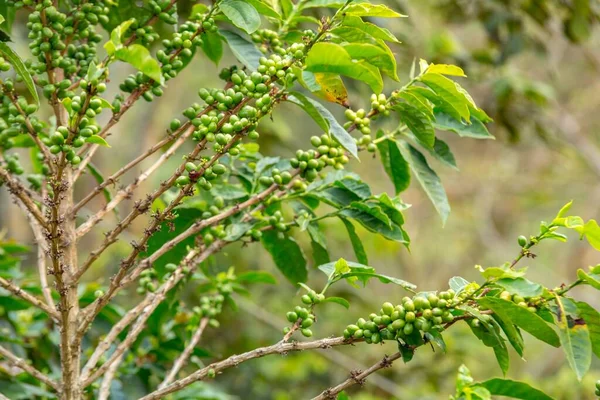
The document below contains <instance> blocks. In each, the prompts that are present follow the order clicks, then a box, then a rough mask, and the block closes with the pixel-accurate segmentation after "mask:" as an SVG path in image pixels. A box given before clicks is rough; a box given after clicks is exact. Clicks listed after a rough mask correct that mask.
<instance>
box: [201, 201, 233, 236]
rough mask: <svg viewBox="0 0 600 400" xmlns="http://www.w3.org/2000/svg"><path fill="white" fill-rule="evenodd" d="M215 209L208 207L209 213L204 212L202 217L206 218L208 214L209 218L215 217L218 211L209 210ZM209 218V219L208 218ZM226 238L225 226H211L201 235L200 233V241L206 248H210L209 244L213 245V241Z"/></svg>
mask: <svg viewBox="0 0 600 400" xmlns="http://www.w3.org/2000/svg"><path fill="white" fill-rule="evenodd" d="M213 207H216V206H214V205H213V206H210V207H209V210H210V211H205V213H203V217H206V216H207V215H208V213H210V215H211V216H213V215H217V214H218V213H219V211H218V209H217V210H211V208H213ZM208 218H210V217H208ZM226 236H227V232H226V231H225V225H214V226H211V227H210V228H208V229H206V230H205V231H204V232H203V233H202V241H203V242H204V244H205V245H206V246H210V245H211V244H213V243H214V241H215V240H217V239H224V238H225V237H226Z"/></svg>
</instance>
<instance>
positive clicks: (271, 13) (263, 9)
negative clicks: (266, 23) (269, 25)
mask: <svg viewBox="0 0 600 400" xmlns="http://www.w3.org/2000/svg"><path fill="white" fill-rule="evenodd" d="M246 2H247V3H250V4H251V5H252V7H254V8H255V9H256V11H258V12H259V13H260V14H262V15H264V16H265V17H271V18H275V19H277V20H281V14H279V13H278V12H277V11H275V10H274V9H273V8H272V7H271V6H270V5H268V4H267V3H265V2H263V1H261V0H246Z"/></svg>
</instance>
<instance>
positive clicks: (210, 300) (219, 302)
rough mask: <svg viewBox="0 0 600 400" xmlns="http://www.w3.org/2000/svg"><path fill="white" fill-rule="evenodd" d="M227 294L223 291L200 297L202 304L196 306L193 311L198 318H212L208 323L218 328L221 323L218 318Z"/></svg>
mask: <svg viewBox="0 0 600 400" xmlns="http://www.w3.org/2000/svg"><path fill="white" fill-rule="evenodd" d="M224 301H225V296H223V295H222V294H221V293H218V294H214V295H209V296H202V297H200V305H199V306H194V308H192V311H193V312H194V314H195V315H197V316H198V318H210V319H209V320H208V324H209V325H210V326H212V327H213V328H218V327H219V325H220V323H219V321H218V320H217V319H216V317H217V316H219V314H221V312H222V311H223V302H224Z"/></svg>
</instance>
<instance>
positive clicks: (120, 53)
mask: <svg viewBox="0 0 600 400" xmlns="http://www.w3.org/2000/svg"><path fill="white" fill-rule="evenodd" d="M115 57H116V58H117V59H119V60H121V61H125V62H126V63H128V64H131V65H132V66H134V67H135V68H136V69H137V70H139V71H141V72H142V73H144V74H145V75H147V76H148V77H150V78H152V79H153V80H154V81H156V82H160V83H162V82H163V76H162V74H161V70H160V65H159V64H158V61H156V60H155V59H154V58H152V56H151V55H150V51H148V49H147V48H145V47H144V46H142V45H140V44H131V45H129V46H127V47H122V48H120V49H117V50H116V52H115Z"/></svg>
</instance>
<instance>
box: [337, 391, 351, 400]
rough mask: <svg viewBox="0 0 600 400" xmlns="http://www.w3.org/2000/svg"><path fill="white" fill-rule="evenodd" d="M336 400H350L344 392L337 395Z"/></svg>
mask: <svg viewBox="0 0 600 400" xmlns="http://www.w3.org/2000/svg"><path fill="white" fill-rule="evenodd" d="M336 400H350V396H348V394H347V393H346V392H344V391H342V392H339V393H338V395H337V398H336Z"/></svg>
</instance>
